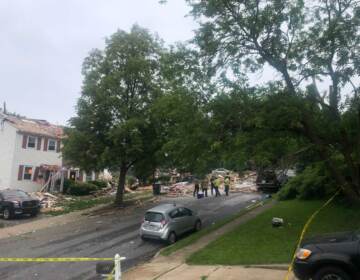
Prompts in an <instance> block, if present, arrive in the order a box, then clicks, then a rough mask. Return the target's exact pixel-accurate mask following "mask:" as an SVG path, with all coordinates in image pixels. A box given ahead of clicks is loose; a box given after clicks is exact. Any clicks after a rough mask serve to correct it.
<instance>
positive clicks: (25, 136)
mask: <svg viewBox="0 0 360 280" xmlns="http://www.w3.org/2000/svg"><path fill="white" fill-rule="evenodd" d="M27 139H28V137H27V135H25V134H23V141H22V147H23V149H26V144H27Z"/></svg>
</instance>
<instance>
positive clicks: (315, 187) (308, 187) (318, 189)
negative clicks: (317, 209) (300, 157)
mask: <svg viewBox="0 0 360 280" xmlns="http://www.w3.org/2000/svg"><path fill="white" fill-rule="evenodd" d="M335 190H336V184H335V181H334V179H333V178H332V177H331V176H330V174H329V173H328V171H327V170H326V168H325V167H324V165H323V164H322V163H316V164H313V165H310V166H308V167H306V168H305V169H304V171H303V172H302V173H301V174H299V175H297V176H296V177H294V178H291V179H290V180H289V182H288V183H286V185H285V186H284V187H283V188H281V190H280V191H279V194H278V197H279V199H280V200H287V199H294V198H300V199H321V198H324V197H327V196H329V195H330V194H333V193H334V192H335Z"/></svg>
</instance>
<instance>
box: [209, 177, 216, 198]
mask: <svg viewBox="0 0 360 280" xmlns="http://www.w3.org/2000/svg"><path fill="white" fill-rule="evenodd" d="M215 179H216V178H215V177H214V176H211V179H210V187H211V189H210V190H211V195H214V190H215V183H214V182H215Z"/></svg>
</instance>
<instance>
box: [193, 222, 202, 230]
mask: <svg viewBox="0 0 360 280" xmlns="http://www.w3.org/2000/svg"><path fill="white" fill-rule="evenodd" d="M194 230H195V231H199V230H201V221H200V220H197V221H196V223H195V227H194Z"/></svg>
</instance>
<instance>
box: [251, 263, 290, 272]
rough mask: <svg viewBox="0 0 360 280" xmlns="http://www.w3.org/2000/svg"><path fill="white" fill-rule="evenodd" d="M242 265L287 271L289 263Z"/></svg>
mask: <svg viewBox="0 0 360 280" xmlns="http://www.w3.org/2000/svg"><path fill="white" fill-rule="evenodd" d="M244 267H245V268H261V269H273V270H284V271H287V270H288V268H289V264H249V265H244Z"/></svg>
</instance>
